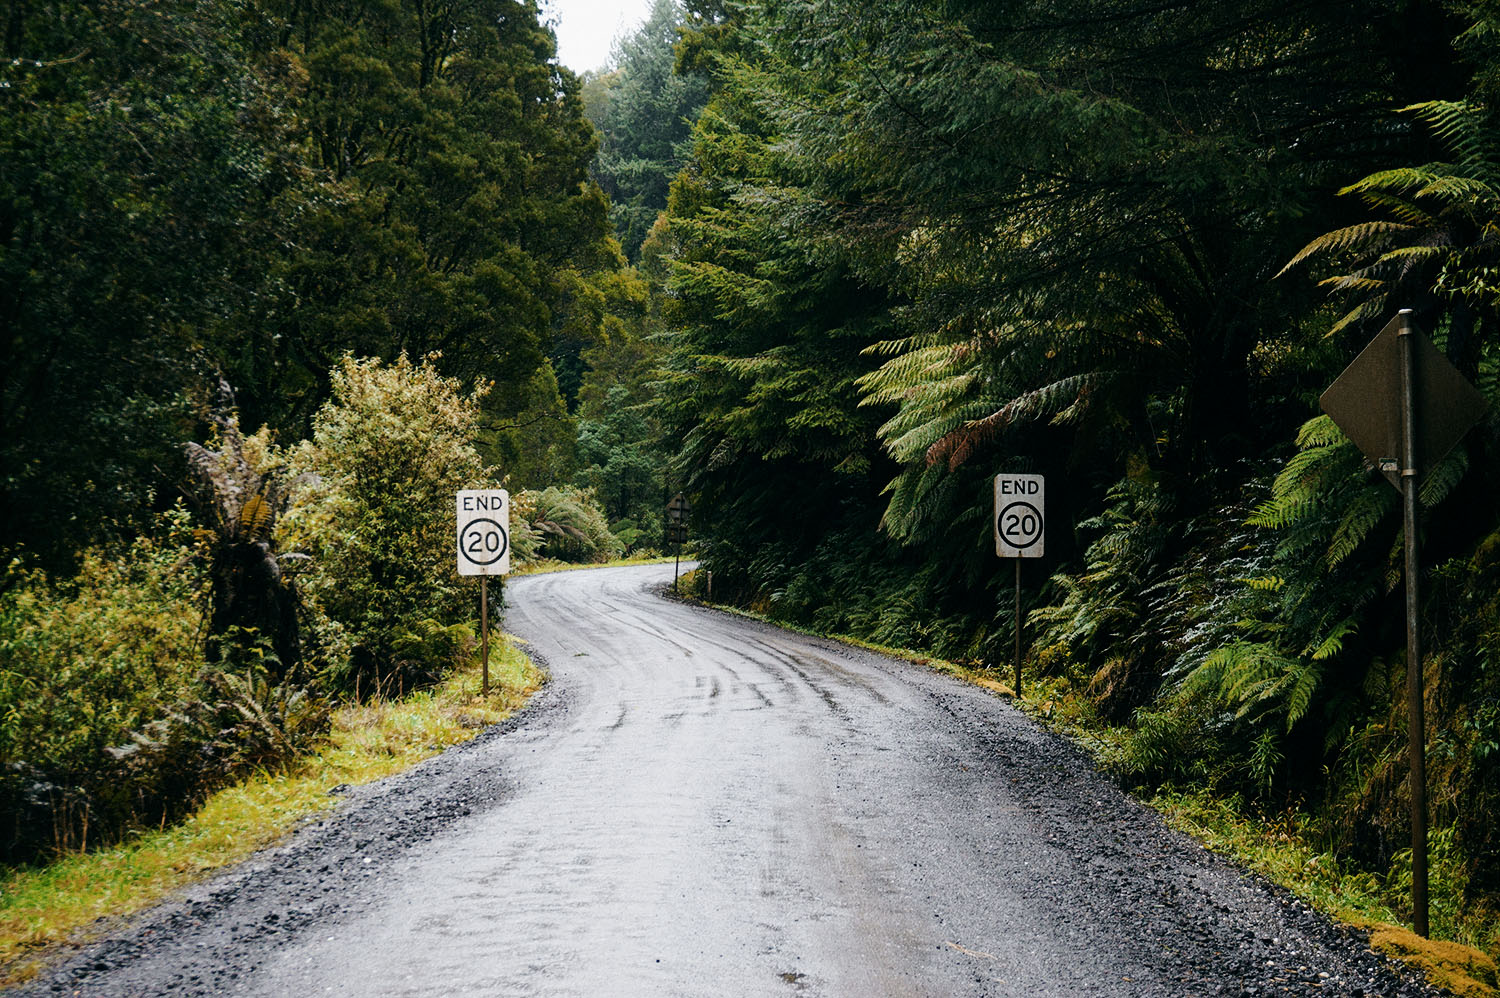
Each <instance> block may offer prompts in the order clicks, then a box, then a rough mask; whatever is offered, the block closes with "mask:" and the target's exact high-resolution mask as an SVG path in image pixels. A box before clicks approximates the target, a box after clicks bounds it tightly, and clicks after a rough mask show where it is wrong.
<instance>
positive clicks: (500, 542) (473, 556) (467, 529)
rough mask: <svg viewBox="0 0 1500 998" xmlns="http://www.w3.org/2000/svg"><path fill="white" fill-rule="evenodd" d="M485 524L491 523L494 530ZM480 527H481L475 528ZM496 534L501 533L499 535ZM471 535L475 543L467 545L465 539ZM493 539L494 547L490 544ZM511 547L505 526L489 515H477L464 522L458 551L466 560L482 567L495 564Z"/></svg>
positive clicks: (459, 537) (459, 536)
mask: <svg viewBox="0 0 1500 998" xmlns="http://www.w3.org/2000/svg"><path fill="white" fill-rule="evenodd" d="M483 524H489V526H491V527H493V528H494V529H493V530H485V529H484V528H483V526H482V525H483ZM475 528H479V529H475ZM496 535H499V536H498V537H497V536H496ZM470 537H472V538H473V539H474V543H473V544H472V545H469V546H465V543H464V542H465V541H467V540H468V539H469V538H470ZM491 540H493V541H494V547H493V548H492V547H491V546H490V543H491ZM508 547H510V538H509V537H507V536H506V534H505V528H504V527H502V526H500V524H499V523H497V522H496V521H494V520H491V519H490V518H489V517H487V516H481V517H476V518H475V519H473V520H470V521H469V522H468V523H465V524H464V527H463V530H462V531H461V532H460V533H459V535H458V553H459V554H461V555H463V557H464V560H465V561H469V562H472V563H474V564H475V565H479V566H481V567H483V566H485V565H493V564H494V563H495V562H497V561H499V560H500V559H501V558H503V557H505V551H506V549H507V548H508Z"/></svg>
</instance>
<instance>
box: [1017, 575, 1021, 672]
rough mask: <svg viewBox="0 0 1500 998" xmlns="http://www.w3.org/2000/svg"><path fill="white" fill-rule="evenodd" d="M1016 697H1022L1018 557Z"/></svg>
mask: <svg viewBox="0 0 1500 998" xmlns="http://www.w3.org/2000/svg"><path fill="white" fill-rule="evenodd" d="M1016 699H1017V700H1019V699H1021V559H1020V558H1017V559H1016Z"/></svg>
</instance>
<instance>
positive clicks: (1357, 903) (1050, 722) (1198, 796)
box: [685, 597, 1500, 998]
mask: <svg viewBox="0 0 1500 998" xmlns="http://www.w3.org/2000/svg"><path fill="white" fill-rule="evenodd" d="M685 598H689V599H691V600H692V601H693V602H697V603H699V604H701V605H703V606H709V607H712V608H713V609H715V610H719V611H722V612H725V613H729V614H733V615H735V616H739V617H745V618H748V619H751V620H758V621H761V622H762V623H769V624H772V625H773V626H776V627H780V628H782V629H783V630H788V631H792V632H794V633H798V634H806V635H809V636H811V637H818V638H825V639H828V640H832V641H838V642H840V643H842V644H847V645H852V646H854V647H857V648H864V649H867V650H869V651H875V652H879V653H881V654H885V655H890V656H892V657H895V658H901V659H905V660H907V661H909V662H912V663H915V664H917V665H923V666H926V667H928V668H931V669H934V670H936V671H938V672H944V673H947V674H949V675H951V676H956V677H957V678H959V679H962V680H964V681H965V682H969V683H973V684H974V685H976V686H980V687H983V688H984V689H987V690H989V691H990V692H991V693H995V694H997V695H999V696H1003V697H1006V698H1008V699H1010V700H1012V701H1013V702H1014V703H1015V704H1016V706H1017V708H1019V709H1020V710H1022V711H1024V712H1025V713H1026V714H1027V715H1028V716H1030V717H1032V718H1034V719H1035V720H1036V721H1037V722H1038V723H1041V724H1043V725H1045V726H1046V727H1048V728H1051V729H1052V730H1055V731H1057V732H1059V733H1061V734H1063V735H1065V736H1066V737H1067V738H1069V739H1070V740H1071V741H1073V742H1074V743H1076V744H1077V745H1079V747H1080V748H1082V749H1084V750H1085V751H1087V752H1088V753H1089V754H1090V755H1091V756H1092V757H1093V758H1094V759H1095V760H1096V761H1098V762H1099V764H1100V765H1101V767H1102V768H1104V769H1106V770H1107V769H1109V768H1110V765H1111V764H1112V762H1113V761H1114V760H1115V759H1117V758H1118V753H1119V751H1120V749H1121V746H1122V745H1123V743H1124V736H1125V729H1124V728H1121V727H1117V726H1111V725H1109V724H1107V723H1106V722H1105V721H1104V720H1103V719H1102V718H1100V717H1099V716H1098V715H1097V714H1096V713H1095V711H1094V710H1093V708H1092V705H1091V704H1090V703H1089V701H1088V698H1087V697H1084V696H1082V695H1080V694H1079V693H1078V691H1077V690H1076V689H1075V688H1074V685H1073V684H1072V683H1071V682H1069V681H1068V680H1067V679H1065V678H1061V677H1054V676H1032V675H1027V676H1025V677H1024V683H1025V685H1024V688H1023V690H1022V692H1023V694H1024V695H1023V696H1022V697H1021V698H1019V699H1018V698H1016V695H1015V685H1014V673H1013V672H1012V670H1011V669H1010V667H1009V666H995V667H973V666H968V665H964V664H960V663H956V662H949V661H946V660H944V659H940V658H937V657H935V656H933V655H929V654H927V653H925V652H920V651H914V650H912V649H910V648H891V647H888V646H885V645H878V644H875V643H874V642H871V641H865V640H863V639H861V638H856V637H850V636H849V635H844V634H826V633H822V632H819V631H814V630H810V629H808V628H803V627H797V626H795V625H787V624H783V623H781V622H779V621H774V620H771V619H770V618H769V617H767V616H765V615H764V614H759V613H754V612H751V611H748V610H742V609H740V608H738V607H732V606H724V605H720V604H716V603H707V602H705V601H703V600H702V599H699V598H697V597H685ZM1145 803H1146V804H1147V805H1148V806H1150V807H1152V808H1153V809H1155V810H1156V811H1158V812H1159V813H1160V814H1161V815H1162V816H1163V818H1164V819H1165V820H1166V822H1167V824H1168V825H1170V826H1171V827H1172V828H1174V829H1176V830H1178V831H1180V832H1183V833H1185V834H1187V835H1191V836H1192V837H1193V838H1195V839H1197V840H1198V841H1199V842H1201V843H1203V844H1204V846H1206V847H1207V848H1208V849H1210V850H1211V851H1213V852H1216V853H1219V854H1220V855H1223V856H1228V857H1230V858H1232V859H1233V860H1235V861H1236V862H1237V863H1239V864H1240V865H1241V866H1244V867H1247V868H1249V869H1251V870H1254V871H1255V872H1256V873H1258V874H1260V875H1261V876H1263V877H1265V878H1266V879H1267V880H1270V881H1271V882H1272V883H1275V884H1277V885H1279V886H1281V887H1284V888H1286V889H1287V890H1289V891H1291V892H1292V893H1293V894H1295V895H1297V896H1298V897H1300V898H1302V899H1303V900H1304V901H1306V902H1307V903H1308V904H1310V905H1312V906H1313V907H1314V908H1317V909H1318V910H1319V911H1322V912H1324V913H1325V914H1328V915H1330V916H1332V917H1334V918H1336V919H1338V920H1339V921H1342V922H1344V923H1346V924H1348V925H1351V926H1353V927H1355V928H1357V929H1360V930H1362V931H1365V932H1368V933H1369V935H1370V945H1371V946H1372V947H1373V948H1375V949H1377V950H1379V951H1381V952H1383V953H1385V954H1386V955H1388V956H1390V957H1392V958H1394V959H1398V960H1401V961H1403V962H1405V963H1407V964H1409V965H1411V966H1413V967H1414V968H1416V969H1417V970H1419V971H1420V972H1421V973H1423V974H1424V975H1425V976H1426V977H1427V978H1428V980H1430V981H1431V982H1432V983H1434V984H1436V985H1438V986H1439V987H1443V988H1446V989H1447V990H1449V991H1451V992H1452V993H1453V994H1455V995H1458V996H1459V998H1500V972H1497V969H1496V959H1495V957H1496V956H1497V955H1500V913H1497V912H1473V911H1465V910H1462V908H1461V907H1460V905H1459V903H1458V899H1457V898H1456V897H1453V896H1447V897H1444V896H1441V894H1440V892H1439V891H1437V890H1435V891H1434V894H1433V902H1434V905H1433V925H1432V934H1433V935H1434V936H1436V937H1439V938H1434V939H1423V938H1422V937H1420V936H1418V935H1416V934H1415V933H1413V932H1411V931H1410V930H1408V929H1406V928H1404V927H1402V926H1401V925H1400V924H1399V923H1400V921H1401V916H1400V914H1399V913H1398V912H1397V911H1396V910H1395V909H1394V908H1393V907H1392V906H1391V902H1390V899H1391V897H1392V896H1393V894H1394V893H1399V890H1400V888H1399V885H1396V886H1395V887H1394V888H1393V887H1392V886H1391V885H1389V884H1383V883H1382V882H1381V881H1380V880H1379V879H1378V878H1377V877H1376V876H1375V875H1374V874H1371V873H1368V872H1361V871H1354V870H1349V869H1346V868H1344V867H1343V866H1341V865H1340V863H1339V862H1338V859H1337V858H1336V857H1334V856H1332V855H1331V854H1329V853H1327V852H1320V851H1319V850H1317V849H1316V848H1314V847H1313V846H1312V845H1311V844H1310V842H1309V839H1308V837H1307V836H1305V835H1304V834H1303V833H1302V830H1301V828H1300V826H1299V823H1298V819H1297V816H1296V815H1291V814H1289V815H1286V816H1284V817H1282V818H1280V819H1276V820H1266V819H1263V818H1257V817H1255V816H1253V815H1251V814H1250V813H1248V809H1247V808H1245V806H1244V803H1243V802H1242V801H1239V800H1237V799H1231V800H1220V799H1217V798H1215V797H1214V796H1213V795H1212V794H1210V793H1208V792H1207V791H1205V790H1193V791H1184V790H1176V789H1170V788H1165V789H1162V790H1160V791H1158V792H1157V793H1156V794H1155V795H1154V796H1152V797H1151V798H1149V799H1146V800H1145ZM1433 845H1434V848H1433V850H1432V852H1433V859H1434V868H1435V869H1441V864H1442V862H1443V846H1442V840H1441V837H1440V836H1439V835H1434V843H1433ZM1439 879H1441V875H1439V876H1438V877H1435V878H1434V884H1435V885H1436V884H1437V882H1438V880H1439ZM1450 880H1451V878H1450Z"/></svg>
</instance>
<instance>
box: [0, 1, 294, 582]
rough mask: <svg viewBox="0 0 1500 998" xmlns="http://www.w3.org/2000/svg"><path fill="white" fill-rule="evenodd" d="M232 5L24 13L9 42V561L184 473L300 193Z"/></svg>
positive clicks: (4, 246)
mask: <svg viewBox="0 0 1500 998" xmlns="http://www.w3.org/2000/svg"><path fill="white" fill-rule="evenodd" d="M232 12H233V8H231V7H229V6H227V5H220V4H200V3H192V2H179V0H153V2H150V3H136V2H123V0H122V2H115V0H106V2H103V3H95V4H77V3H67V2H50V0H16V2H14V3H11V4H8V5H7V7H6V13H5V15H4V22H3V24H0V31H3V35H0V46H3V51H0V55H3V61H0V371H3V375H0V377H3V399H0V465H3V467H0V475H3V503H0V507H3V508H0V558H4V559H6V560H9V559H10V558H12V557H14V556H16V555H18V554H24V555H26V556H28V557H35V558H39V559H41V560H43V561H45V562H48V563H51V564H53V565H57V564H59V563H61V562H65V561H67V560H68V559H69V558H70V557H71V555H72V553H73V552H74V551H76V550H78V549H79V548H81V547H82V546H84V545H85V544H86V543H88V542H90V541H92V540H96V539H101V538H103V537H105V536H108V535H110V534H111V533H112V532H114V531H115V530H116V529H117V528H123V529H125V530H129V529H130V528H131V527H132V525H134V524H136V523H138V522H139V519H140V517H141V516H142V515H143V514H146V513H148V512H149V510H150V506H151V502H150V498H149V495H150V492H151V490H152V488H153V487H156V488H167V487H170V483H171V482H172V481H174V480H177V479H178V478H179V477H180V474H181V472H182V464H181V458H180V449H179V447H178V445H177V442H178V441H179V440H180V439H181V438H182V437H184V436H186V434H187V429H188V426H189V425H190V423H191V418H190V414H189V411H188V404H187V403H188V401H189V397H190V396H192V395H194V394H197V393H198V392H199V390H200V388H202V387H206V386H207V385H208V384H211V379H209V378H207V377H205V375H206V373H207V369H209V368H211V366H212V364H213V357H214V356H215V355H216V354H220V353H221V351H220V350H219V344H220V343H222V342H223V340H224V338H225V337H224V332H223V331H224V330H225V329H226V328H227V327H233V326H234V325H235V323H236V322H237V319H236V317H237V316H238V315H240V314H241V313H242V312H243V311H245V310H247V309H248V308H249V307H250V306H251V304H252V299H253V289H254V287H255V283H256V280H257V279H258V278H257V275H258V274H259V273H260V272H262V271H263V270H264V269H265V268H266V266H267V259H268V254H269V253H270V251H271V249H272V248H273V247H274V246H275V242H274V239H275V237H276V231H275V230H276V229H277V226H275V225H274V224H273V223H272V221H271V218H270V212H269V211H268V210H267V202H268V199H275V198H278V197H282V196H284V195H285V193H286V192H288V191H290V190H295V188H296V187H297V184H298V173H299V170H298V167H297V165H296V164H295V163H294V162H293V161H292V160H291V157H289V156H288V155H287V154H286V153H285V152H284V151H283V149H282V138H283V136H284V125H285V116H284V107H283V102H282V101H281V99H280V92H281V89H282V83H281V81H280V80H278V79H277V78H276V74H277V67H276V66H274V65H270V64H268V65H266V66H263V67H259V68H256V67H255V66H254V64H253V62H252V60H251V59H250V58H249V57H248V54H247V52H246V51H245V50H244V48H243V46H242V45H240V44H239V41H238V39H239V37H240V33H239V24H238V22H237V21H236V19H235V18H234V17H233V16H232Z"/></svg>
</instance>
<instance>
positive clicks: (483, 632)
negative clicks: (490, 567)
mask: <svg viewBox="0 0 1500 998" xmlns="http://www.w3.org/2000/svg"><path fill="white" fill-rule="evenodd" d="M479 660H480V662H481V663H482V664H481V665H480V673H479V676H480V679H479V695H480V696H486V697H487V696H489V695H490V577H489V576H488V575H481V576H480V577H479Z"/></svg>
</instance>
